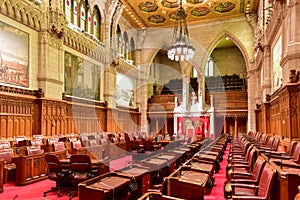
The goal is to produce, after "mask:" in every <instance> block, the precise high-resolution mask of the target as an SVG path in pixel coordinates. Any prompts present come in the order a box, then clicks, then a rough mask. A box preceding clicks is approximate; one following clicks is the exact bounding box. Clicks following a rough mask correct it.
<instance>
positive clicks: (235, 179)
mask: <svg viewBox="0 0 300 200" xmlns="http://www.w3.org/2000/svg"><path fill="white" fill-rule="evenodd" d="M265 163H266V161H265V159H264V158H263V157H262V156H259V157H258V158H257V159H256V162H255V164H254V167H253V171H252V172H251V173H247V172H242V173H239V172H232V173H231V174H230V176H229V177H228V180H229V183H253V184H256V185H257V184H258V182H259V179H260V176H261V173H262V170H263V167H264V165H265ZM225 187H226V186H225Z"/></svg>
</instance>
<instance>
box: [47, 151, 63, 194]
mask: <svg viewBox="0 0 300 200" xmlns="http://www.w3.org/2000/svg"><path fill="white" fill-rule="evenodd" d="M45 160H46V163H47V166H48V179H50V180H52V181H55V183H56V186H55V187H53V188H51V189H50V190H48V191H46V192H44V197H45V196H46V194H47V193H48V192H52V191H57V196H58V197H60V191H61V189H62V185H63V183H64V182H65V181H66V180H67V178H68V176H67V175H68V174H67V172H64V171H63V169H62V167H61V163H60V161H59V159H58V157H56V156H55V155H53V154H46V155H45Z"/></svg>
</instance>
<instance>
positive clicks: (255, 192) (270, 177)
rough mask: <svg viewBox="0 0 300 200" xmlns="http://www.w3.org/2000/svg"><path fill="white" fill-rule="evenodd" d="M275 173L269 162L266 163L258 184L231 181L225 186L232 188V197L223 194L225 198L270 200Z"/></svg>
mask: <svg viewBox="0 0 300 200" xmlns="http://www.w3.org/2000/svg"><path fill="white" fill-rule="evenodd" d="M275 175H276V170H275V169H274V168H273V167H272V166H271V165H270V164H269V163H266V165H265V167H264V169H263V172H262V174H261V177H260V179H259V184H258V186H255V185H251V184H238V183H233V184H231V185H230V186H228V188H227V190H228V191H229V190H230V188H231V189H232V197H230V196H225V198H227V199H228V198H232V199H248V200H249V199H253V200H255V199H265V200H270V193H271V189H272V184H273V182H274V179H275Z"/></svg>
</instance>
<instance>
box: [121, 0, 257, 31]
mask: <svg viewBox="0 0 300 200" xmlns="http://www.w3.org/2000/svg"><path fill="white" fill-rule="evenodd" d="M120 2H121V3H122V4H123V5H124V6H125V7H124V10H123V16H124V17H126V19H127V20H128V21H130V22H131V24H133V26H135V27H137V28H142V27H152V26H154V27H155V26H160V27H170V26H174V21H175V20H176V11H177V8H178V5H179V4H178V0H120ZM182 2H183V7H184V9H185V12H186V14H187V16H186V21H187V23H188V24H189V23H190V24H193V23H201V22H206V21H209V20H220V19H225V18H230V17H236V16H242V15H245V14H246V13H252V12H256V11H257V7H258V0H183V1H182Z"/></svg>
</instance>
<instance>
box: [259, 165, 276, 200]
mask: <svg viewBox="0 0 300 200" xmlns="http://www.w3.org/2000/svg"><path fill="white" fill-rule="evenodd" d="M275 175H276V170H275V169H274V168H273V167H272V166H271V165H270V164H269V163H266V165H265V167H264V169H263V171H262V174H261V177H260V180H259V188H258V196H259V197H263V198H264V199H266V200H269V199H270V196H271V189H272V185H273V182H274V179H275Z"/></svg>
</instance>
